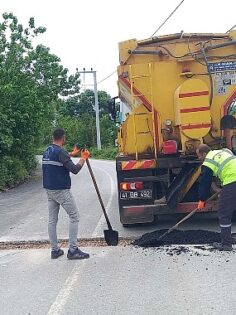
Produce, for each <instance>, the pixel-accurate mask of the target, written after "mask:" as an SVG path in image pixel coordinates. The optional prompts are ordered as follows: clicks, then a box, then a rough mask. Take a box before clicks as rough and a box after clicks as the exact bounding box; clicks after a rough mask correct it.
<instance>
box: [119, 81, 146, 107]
mask: <svg viewBox="0 0 236 315" xmlns="http://www.w3.org/2000/svg"><path fill="white" fill-rule="evenodd" d="M120 79H121V80H122V81H123V82H124V83H125V85H126V86H127V87H128V88H129V89H130V90H131V84H130V82H129V81H128V80H127V79H125V78H123V77H121V76H120ZM133 93H134V96H135V94H136V95H137V97H138V98H139V99H140V100H141V101H142V102H143V105H144V106H145V107H146V108H147V110H148V111H149V112H151V111H152V104H151V103H150V102H149V101H148V100H147V99H146V97H145V96H143V95H141V92H140V91H139V90H138V89H136V88H135V87H134V86H133Z"/></svg>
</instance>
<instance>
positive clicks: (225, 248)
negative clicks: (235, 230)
mask: <svg viewBox="0 0 236 315" xmlns="http://www.w3.org/2000/svg"><path fill="white" fill-rule="evenodd" d="M213 247H214V248H215V249H218V250H220V251H227V252H230V251H231V250H232V249H233V248H232V246H230V245H224V244H221V243H216V242H215V243H213Z"/></svg>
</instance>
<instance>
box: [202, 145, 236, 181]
mask: <svg viewBox="0 0 236 315" xmlns="http://www.w3.org/2000/svg"><path fill="white" fill-rule="evenodd" d="M216 160H217V161H216ZM232 160H235V163H234V164H233V165H232V166H231V165H229V166H228V163H230V162H231V161H232ZM203 165H205V166H207V167H209V168H210V169H212V171H213V175H214V176H217V177H219V178H220V180H221V182H222V184H223V185H225V184H227V183H231V182H234V181H236V156H234V154H233V153H232V152H231V151H230V150H229V149H222V150H216V151H210V152H209V153H208V154H207V156H206V158H205V160H204V162H203Z"/></svg>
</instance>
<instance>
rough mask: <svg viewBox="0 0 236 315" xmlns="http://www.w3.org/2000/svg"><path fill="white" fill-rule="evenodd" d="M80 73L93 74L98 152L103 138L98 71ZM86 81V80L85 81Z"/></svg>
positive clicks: (82, 72)
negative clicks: (101, 133)
mask: <svg viewBox="0 0 236 315" xmlns="http://www.w3.org/2000/svg"><path fill="white" fill-rule="evenodd" d="M78 73H81V74H84V78H85V74H86V73H91V74H93V89H94V98H95V104H94V107H95V113H96V130H97V148H98V150H101V136H100V120H99V103H98V89H97V71H95V70H93V69H92V68H91V70H89V71H88V70H85V68H84V69H83V71H78ZM84 80H85V79H84Z"/></svg>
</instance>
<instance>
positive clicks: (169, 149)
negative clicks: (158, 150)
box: [163, 140, 178, 154]
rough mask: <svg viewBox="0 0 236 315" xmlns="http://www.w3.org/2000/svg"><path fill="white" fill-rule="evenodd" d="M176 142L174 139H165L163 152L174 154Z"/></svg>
mask: <svg viewBox="0 0 236 315" xmlns="http://www.w3.org/2000/svg"><path fill="white" fill-rule="evenodd" d="M177 150H178V148H177V142H176V141H175V140H167V141H164V142H163V153H164V154H174V153H177Z"/></svg>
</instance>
